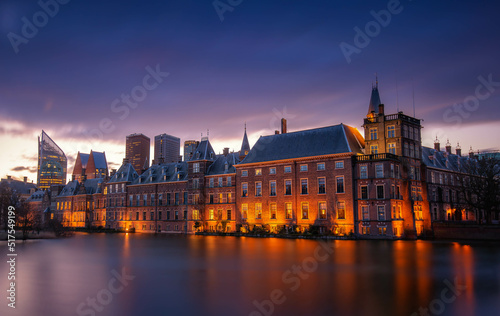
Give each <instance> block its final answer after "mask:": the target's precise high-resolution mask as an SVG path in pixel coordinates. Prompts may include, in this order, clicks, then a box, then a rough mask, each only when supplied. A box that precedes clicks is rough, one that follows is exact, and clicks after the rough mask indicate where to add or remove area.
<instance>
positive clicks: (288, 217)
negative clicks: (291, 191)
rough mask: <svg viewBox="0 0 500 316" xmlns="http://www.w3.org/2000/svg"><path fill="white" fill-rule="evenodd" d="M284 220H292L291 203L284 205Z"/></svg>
mask: <svg viewBox="0 0 500 316" xmlns="http://www.w3.org/2000/svg"><path fill="white" fill-rule="evenodd" d="M285 210H286V219H292V203H285Z"/></svg>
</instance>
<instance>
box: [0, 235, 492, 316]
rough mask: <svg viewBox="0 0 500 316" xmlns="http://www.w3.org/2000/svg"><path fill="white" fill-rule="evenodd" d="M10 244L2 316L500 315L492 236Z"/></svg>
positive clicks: (92, 239)
mask: <svg viewBox="0 0 500 316" xmlns="http://www.w3.org/2000/svg"><path fill="white" fill-rule="evenodd" d="M0 249H1V253H2V256H3V257H4V259H2V262H3V263H2V264H0V278H1V280H2V281H1V284H2V285H3V286H2V287H3V289H4V291H3V293H4V296H6V295H5V293H6V290H7V282H8V281H7V273H8V266H7V264H6V262H5V261H6V260H7V257H6V256H5V254H6V253H7V248H6V244H5V242H1V243H0ZM16 251H17V253H18V257H17V260H18V262H17V266H16V268H17V271H16V273H17V303H16V309H15V310H13V309H11V308H8V307H7V303H8V302H7V300H6V298H4V299H2V303H1V305H0V315H23V316H24V315H50V316H58V315H64V316H68V315H254V316H257V315H271V314H272V315H412V314H413V313H417V314H414V315H419V314H420V312H419V309H421V308H425V309H429V311H428V313H429V315H435V314H439V315H499V314H500V312H499V311H500V244H498V243H469V244H466V243H451V242H427V241H395V242H391V241H344V240H342V241H340V240H339V241H329V242H327V243H320V242H318V241H314V240H283V239H255V238H233V237H200V236H157V237H155V236H152V235H142V234H128V235H125V234H109V235H105V234H92V235H87V234H78V235H76V236H75V237H73V238H70V239H58V240H40V241H30V242H27V243H24V244H23V243H19V244H17V249H16ZM113 271H114V272H113ZM123 272H125V274H127V275H132V276H133V277H134V279H133V280H124V281H122V282H121V283H120V282H119V281H116V274H117V273H119V274H121V273H123ZM454 283H456V284H457V286H458V287H457V288H454V289H450V288H453V287H454V286H453V284H454ZM124 284H126V285H124ZM113 292H115V293H113ZM88 298H90V299H91V300H92V299H93V298H96V303H95V304H97V308H95V307H94V308H93V307H91V306H92V305H87V304H89V303H88V301H87V299H88ZM271 298H273V299H274V300H275V302H276V303H272V302H271V300H270V299H271ZM99 300H101V301H100V303H99ZM258 306H260V309H261V310H260V311H259V307H258ZM79 307H80V310H79V313H78V312H77V308H79ZM422 315H425V314H422Z"/></svg>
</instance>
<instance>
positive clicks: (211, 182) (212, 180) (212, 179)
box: [208, 178, 214, 188]
mask: <svg viewBox="0 0 500 316" xmlns="http://www.w3.org/2000/svg"><path fill="white" fill-rule="evenodd" d="M208 187H209V188H213V187H214V178H210V179H209V184H208Z"/></svg>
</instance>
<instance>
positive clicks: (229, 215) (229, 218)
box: [226, 210, 231, 221]
mask: <svg viewBox="0 0 500 316" xmlns="http://www.w3.org/2000/svg"><path fill="white" fill-rule="evenodd" d="M226 216H227V217H226V218H227V220H228V221H230V220H231V210H227V211H226Z"/></svg>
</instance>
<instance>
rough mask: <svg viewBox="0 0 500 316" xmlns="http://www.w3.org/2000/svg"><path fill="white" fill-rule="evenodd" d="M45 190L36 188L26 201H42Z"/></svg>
mask: <svg viewBox="0 0 500 316" xmlns="http://www.w3.org/2000/svg"><path fill="white" fill-rule="evenodd" d="M45 193H46V191H44V190H38V191H36V192H34V193H33V194H32V195H31V196H30V197H29V198H28V199H27V201H28V202H36V201H43V197H44V196H45Z"/></svg>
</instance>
